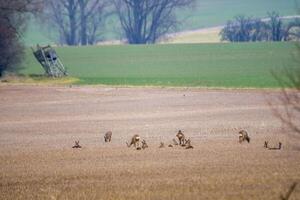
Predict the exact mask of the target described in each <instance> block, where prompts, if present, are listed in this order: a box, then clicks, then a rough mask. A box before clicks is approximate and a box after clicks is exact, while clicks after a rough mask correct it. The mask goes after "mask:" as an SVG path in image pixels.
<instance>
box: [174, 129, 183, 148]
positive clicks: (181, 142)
mask: <svg viewBox="0 0 300 200" xmlns="http://www.w3.org/2000/svg"><path fill="white" fill-rule="evenodd" d="M176 137H177V138H178V140H179V145H181V146H182V145H184V144H185V136H184V134H183V133H182V132H181V130H179V131H178V133H177V134H176Z"/></svg>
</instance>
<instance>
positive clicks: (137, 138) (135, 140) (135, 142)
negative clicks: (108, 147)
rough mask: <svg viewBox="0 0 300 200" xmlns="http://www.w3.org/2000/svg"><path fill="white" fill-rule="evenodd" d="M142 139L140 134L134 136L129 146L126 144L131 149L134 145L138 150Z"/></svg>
mask: <svg viewBox="0 0 300 200" xmlns="http://www.w3.org/2000/svg"><path fill="white" fill-rule="evenodd" d="M140 139H141V138H140V136H139V135H138V134H135V135H134V136H132V138H131V142H130V144H128V143H127V142H126V144H127V146H128V147H131V145H133V146H134V147H135V148H137V149H138V148H140Z"/></svg>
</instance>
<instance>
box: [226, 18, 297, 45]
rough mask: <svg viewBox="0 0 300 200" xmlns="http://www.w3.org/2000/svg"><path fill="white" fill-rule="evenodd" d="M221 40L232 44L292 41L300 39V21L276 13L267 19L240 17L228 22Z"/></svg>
mask: <svg viewBox="0 0 300 200" xmlns="http://www.w3.org/2000/svg"><path fill="white" fill-rule="evenodd" d="M220 35H221V40H223V41H230V42H257V41H290V40H299V38H300V19H299V18H294V19H287V20H285V21H283V18H282V17H280V15H279V14H278V13H276V12H271V13H268V17H267V18H265V19H257V18H252V17H247V16H244V15H239V16H236V17H235V18H234V20H230V21H228V22H227V24H226V25H225V27H224V28H223V29H222V31H221V32H220Z"/></svg>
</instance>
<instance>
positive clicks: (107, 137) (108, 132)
mask: <svg viewBox="0 0 300 200" xmlns="http://www.w3.org/2000/svg"><path fill="white" fill-rule="evenodd" d="M111 136H112V132H111V131H107V132H106V133H105V135H104V141H105V142H110V141H111Z"/></svg>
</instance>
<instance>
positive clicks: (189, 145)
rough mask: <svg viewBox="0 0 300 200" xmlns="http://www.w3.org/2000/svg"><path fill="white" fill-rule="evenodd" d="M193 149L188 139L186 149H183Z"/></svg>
mask: <svg viewBox="0 0 300 200" xmlns="http://www.w3.org/2000/svg"><path fill="white" fill-rule="evenodd" d="M193 148H194V147H193V146H192V145H191V140H190V139H188V140H186V147H185V149H193Z"/></svg>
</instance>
